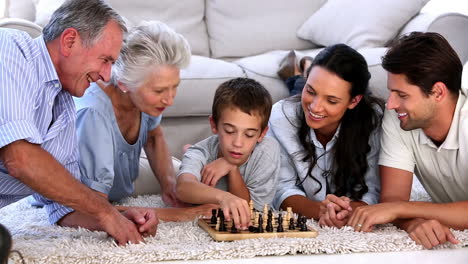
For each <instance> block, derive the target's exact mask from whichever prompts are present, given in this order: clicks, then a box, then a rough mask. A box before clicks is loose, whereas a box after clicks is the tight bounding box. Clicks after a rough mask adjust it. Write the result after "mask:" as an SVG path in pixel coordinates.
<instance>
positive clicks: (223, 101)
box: [211, 78, 272, 131]
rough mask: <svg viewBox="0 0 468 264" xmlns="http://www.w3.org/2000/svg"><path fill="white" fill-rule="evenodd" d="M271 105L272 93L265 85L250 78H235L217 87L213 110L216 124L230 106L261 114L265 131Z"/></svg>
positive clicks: (248, 112) (252, 113) (247, 112)
mask: <svg viewBox="0 0 468 264" xmlns="http://www.w3.org/2000/svg"><path fill="white" fill-rule="evenodd" d="M271 106H272V99H271V95H270V93H269V92H268V91H267V90H266V89H265V87H263V85H261V84H260V83H259V82H257V81H255V80H252V79H249V78H235V79H232V80H229V81H226V82H224V83H222V84H221V85H220V86H219V87H218V89H216V93H215V96H214V99H213V106H212V109H211V111H212V117H213V120H214V122H215V123H216V124H217V123H218V120H219V118H220V115H221V113H222V111H223V110H225V109H227V108H229V107H237V108H239V109H240V110H241V111H242V112H244V113H246V114H249V115H259V116H260V118H261V120H262V121H261V129H262V131H263V130H264V129H265V128H266V127H267V125H268V119H269V118H270V114H271Z"/></svg>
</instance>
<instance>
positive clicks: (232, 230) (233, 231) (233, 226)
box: [231, 220, 239, 234]
mask: <svg viewBox="0 0 468 264" xmlns="http://www.w3.org/2000/svg"><path fill="white" fill-rule="evenodd" d="M231 233H233V234H235V233H239V230H237V228H236V225H235V224H234V220H232V226H231Z"/></svg>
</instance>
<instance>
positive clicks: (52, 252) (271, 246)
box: [0, 195, 468, 264]
mask: <svg viewBox="0 0 468 264" xmlns="http://www.w3.org/2000/svg"><path fill="white" fill-rule="evenodd" d="M124 204H125V205H134V206H161V205H162V201H161V199H160V197H159V196H156V195H152V196H140V197H138V198H129V199H127V200H126V201H124ZM0 223H2V224H3V225H5V226H7V228H8V229H9V230H10V232H11V233H12V235H13V240H14V249H16V250H19V251H20V252H21V253H22V254H23V256H24V258H25V261H26V263H28V264H30V263H31V264H32V263H138V264H141V263H152V262H156V261H163V260H189V259H197V260H205V259H230V258H251V257H255V256H269V255H286V254H339V253H353V252H388V251H411V250H424V249H423V248H422V247H421V246H418V245H416V244H415V243H414V242H413V241H412V240H411V239H410V238H409V237H408V235H407V234H406V233H405V232H404V231H401V230H399V229H397V228H396V227H394V226H391V225H384V226H380V227H378V228H377V229H376V230H375V231H374V232H372V233H358V232H354V231H353V230H352V229H351V228H349V227H345V228H342V229H335V228H320V227H319V226H318V225H317V223H316V222H314V221H309V224H310V225H311V226H312V227H314V228H315V229H316V230H317V231H318V232H319V236H318V237H317V238H311V239H300V238H273V239H250V240H240V241H235V242H214V241H213V240H212V239H211V238H210V237H209V236H208V235H207V234H206V233H205V232H204V231H203V230H202V229H201V228H199V227H198V226H197V225H196V224H194V222H193V223H192V222H185V223H160V225H159V228H158V232H157V235H156V236H155V237H151V238H147V239H146V242H145V243H144V244H138V245H129V246H126V247H119V246H117V245H116V244H115V243H114V242H113V240H112V239H111V238H108V237H107V235H106V234H105V233H104V232H91V231H88V230H85V229H73V228H62V227H58V226H51V225H49V224H48V223H47V221H46V214H45V210H43V209H37V208H32V207H30V206H29V205H28V204H27V202H26V201H25V200H22V201H19V202H17V203H15V204H12V205H9V206H7V207H4V208H2V209H0ZM454 233H455V236H456V237H457V238H458V239H459V240H460V241H461V243H460V244H459V245H451V244H444V245H441V246H439V247H438V248H458V247H462V246H468V230H465V231H454ZM12 257H13V259H11V260H10V261H11V262H12V263H20V262H19V261H18V258H17V255H16V254H14V255H13V256H12Z"/></svg>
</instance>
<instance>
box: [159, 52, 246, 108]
mask: <svg viewBox="0 0 468 264" xmlns="http://www.w3.org/2000/svg"><path fill="white" fill-rule="evenodd" d="M237 77H245V74H244V72H243V71H242V69H241V68H240V67H239V66H237V65H236V64H234V63H231V62H227V61H223V60H217V59H212V58H208V57H203V56H196V55H194V56H192V60H191V62H190V65H189V66H188V67H187V68H185V69H183V70H182V71H181V82H180V85H179V88H178V89H177V95H176V97H175V100H174V105H173V106H171V107H168V108H167V110H166V111H165V112H164V116H165V117H171V116H172V117H174V116H176V117H183V116H208V115H210V114H211V104H212V103H213V97H214V93H215V90H216V88H218V86H219V85H220V84H221V83H223V82H225V81H227V80H230V79H232V78H237Z"/></svg>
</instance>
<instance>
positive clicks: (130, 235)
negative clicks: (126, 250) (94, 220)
mask: <svg viewBox="0 0 468 264" xmlns="http://www.w3.org/2000/svg"><path fill="white" fill-rule="evenodd" d="M98 221H99V222H98V225H99V226H100V229H102V230H103V231H105V232H106V233H108V234H109V235H110V236H112V237H113V238H114V239H115V240H116V241H117V243H118V244H119V245H120V246H125V245H126V244H127V243H128V242H130V243H133V244H138V243H140V242H142V241H143V238H142V237H141V235H140V233H139V232H138V230H137V227H136V226H135V224H134V223H133V222H132V221H130V220H128V219H127V218H125V216H123V215H122V214H120V213H118V212H117V210H114V211H112V212H111V213H110V214H106V215H105V216H103V217H101V218H99V220H98Z"/></svg>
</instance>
